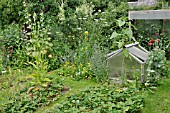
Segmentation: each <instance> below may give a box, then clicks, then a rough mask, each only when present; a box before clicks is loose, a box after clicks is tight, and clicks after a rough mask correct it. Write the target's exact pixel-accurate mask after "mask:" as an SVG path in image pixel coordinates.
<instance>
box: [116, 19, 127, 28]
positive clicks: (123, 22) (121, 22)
mask: <svg viewBox="0 0 170 113" xmlns="http://www.w3.org/2000/svg"><path fill="white" fill-rule="evenodd" d="M117 22H118V25H119V27H121V26H123V25H125V23H126V22H125V21H122V20H117Z"/></svg>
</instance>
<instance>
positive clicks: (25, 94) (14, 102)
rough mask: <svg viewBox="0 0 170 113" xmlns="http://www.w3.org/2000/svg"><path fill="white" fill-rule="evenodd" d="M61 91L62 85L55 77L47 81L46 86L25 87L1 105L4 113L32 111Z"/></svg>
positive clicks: (60, 93) (56, 96)
mask: <svg viewBox="0 0 170 113" xmlns="http://www.w3.org/2000/svg"><path fill="white" fill-rule="evenodd" d="M54 81H55V82H54ZM62 91H64V85H63V84H62V83H61V82H59V81H57V80H56V79H53V80H52V81H51V82H49V83H47V84H46V86H30V87H25V88H23V89H22V90H21V91H20V92H19V93H18V94H17V95H16V97H13V98H10V99H9V101H8V103H7V104H5V105H4V106H3V111H4V112H5V113H13V112H15V113H25V112H34V111H36V110H37V109H38V108H40V107H44V106H47V105H49V104H50V103H51V102H53V101H55V100H57V99H58V98H60V96H61V95H62Z"/></svg>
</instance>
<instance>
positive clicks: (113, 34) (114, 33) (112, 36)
mask: <svg viewBox="0 0 170 113" xmlns="http://www.w3.org/2000/svg"><path fill="white" fill-rule="evenodd" d="M118 35H119V34H118V33H117V32H116V31H114V32H113V33H112V35H111V37H110V39H113V38H115V37H117V36H118Z"/></svg>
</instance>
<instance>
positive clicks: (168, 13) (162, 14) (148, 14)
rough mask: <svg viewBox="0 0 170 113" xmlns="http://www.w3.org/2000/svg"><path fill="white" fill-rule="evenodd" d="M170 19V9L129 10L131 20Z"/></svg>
mask: <svg viewBox="0 0 170 113" xmlns="http://www.w3.org/2000/svg"><path fill="white" fill-rule="evenodd" d="M133 19H134V20H138V19H144V20H145V19H153V20H154V19H170V10H145V11H129V20H133Z"/></svg>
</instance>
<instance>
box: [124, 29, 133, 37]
mask: <svg viewBox="0 0 170 113" xmlns="http://www.w3.org/2000/svg"><path fill="white" fill-rule="evenodd" d="M124 32H125V34H126V35H127V36H128V37H129V38H132V37H133V36H132V35H133V34H132V30H131V29H128V28H127V29H125V30H124Z"/></svg>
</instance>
